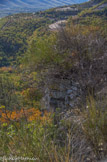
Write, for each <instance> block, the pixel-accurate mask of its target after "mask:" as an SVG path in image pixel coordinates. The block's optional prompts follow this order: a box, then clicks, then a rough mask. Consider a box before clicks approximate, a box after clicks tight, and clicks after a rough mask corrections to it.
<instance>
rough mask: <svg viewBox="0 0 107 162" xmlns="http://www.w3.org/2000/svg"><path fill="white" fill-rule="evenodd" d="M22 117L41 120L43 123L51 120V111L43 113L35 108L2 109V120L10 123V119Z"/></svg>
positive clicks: (15, 119) (0, 111) (0, 116)
mask: <svg viewBox="0 0 107 162" xmlns="http://www.w3.org/2000/svg"><path fill="white" fill-rule="evenodd" d="M21 119H26V120H27V121H29V122H30V121H37V120H39V121H41V122H42V123H44V122H47V121H50V113H48V112H47V111H45V112H44V114H42V112H41V111H40V110H38V109H35V108H30V109H24V108H22V109H21V110H14V111H9V110H5V109H1V110H0V122H1V123H6V122H7V123H8V122H10V121H20V120H21Z"/></svg>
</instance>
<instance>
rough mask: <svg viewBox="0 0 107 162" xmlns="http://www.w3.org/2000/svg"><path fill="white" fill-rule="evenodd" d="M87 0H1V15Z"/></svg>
mask: <svg viewBox="0 0 107 162" xmlns="http://www.w3.org/2000/svg"><path fill="white" fill-rule="evenodd" d="M86 1H87V0H1V1H0V17H3V16H6V15H10V14H13V13H19V12H34V11H38V10H45V9H48V8H52V7H57V6H62V5H71V4H77V3H83V2H86Z"/></svg>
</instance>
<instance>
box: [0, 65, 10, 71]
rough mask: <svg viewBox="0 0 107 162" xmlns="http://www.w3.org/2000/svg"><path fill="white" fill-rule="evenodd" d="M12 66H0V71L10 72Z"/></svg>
mask: <svg viewBox="0 0 107 162" xmlns="http://www.w3.org/2000/svg"><path fill="white" fill-rule="evenodd" d="M12 70H13V69H12V67H10V66H9V67H6V66H4V67H1V68H0V72H12Z"/></svg>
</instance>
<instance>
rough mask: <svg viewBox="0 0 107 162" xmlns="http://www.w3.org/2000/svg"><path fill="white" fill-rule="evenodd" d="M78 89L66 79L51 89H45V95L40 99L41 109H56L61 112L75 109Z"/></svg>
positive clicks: (77, 101) (78, 96)
mask: <svg viewBox="0 0 107 162" xmlns="http://www.w3.org/2000/svg"><path fill="white" fill-rule="evenodd" d="M81 93H82V92H81V90H80V87H79V86H78V84H77V83H72V85H71V81H70V80H68V79H63V80H58V79H56V82H54V83H53V85H52V86H51V87H46V89H45V95H44V97H43V99H42V107H43V108H45V109H47V110H49V111H55V110H56V109H57V108H61V109H62V110H64V109H67V107H68V108H75V106H76V105H77V104H79V101H80V95H81Z"/></svg>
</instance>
